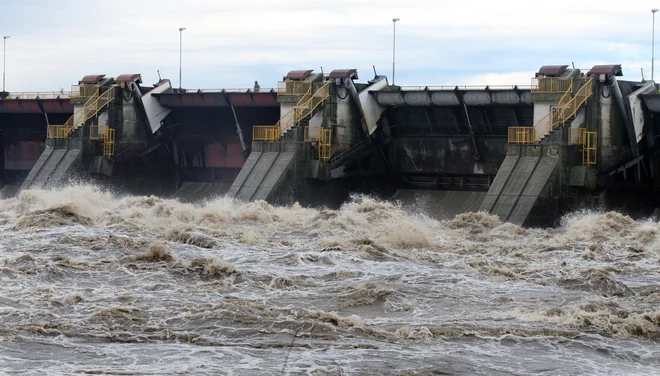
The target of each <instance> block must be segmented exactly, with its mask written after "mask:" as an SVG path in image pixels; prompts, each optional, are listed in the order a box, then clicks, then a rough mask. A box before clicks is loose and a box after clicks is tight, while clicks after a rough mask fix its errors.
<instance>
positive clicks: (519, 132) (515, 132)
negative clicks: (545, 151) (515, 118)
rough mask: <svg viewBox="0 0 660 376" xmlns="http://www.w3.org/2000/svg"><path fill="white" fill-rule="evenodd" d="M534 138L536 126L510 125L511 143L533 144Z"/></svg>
mask: <svg viewBox="0 0 660 376" xmlns="http://www.w3.org/2000/svg"><path fill="white" fill-rule="evenodd" d="M534 139H535V138H534V127H509V143H510V144H531V143H532V142H534Z"/></svg>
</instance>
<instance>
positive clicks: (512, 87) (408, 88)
mask: <svg viewBox="0 0 660 376" xmlns="http://www.w3.org/2000/svg"><path fill="white" fill-rule="evenodd" d="M486 88H488V89H489V90H515V89H518V90H530V89H531V88H532V86H531V85H435V86H423V85H419V86H397V87H396V90H400V91H425V90H428V91H453V90H486Z"/></svg>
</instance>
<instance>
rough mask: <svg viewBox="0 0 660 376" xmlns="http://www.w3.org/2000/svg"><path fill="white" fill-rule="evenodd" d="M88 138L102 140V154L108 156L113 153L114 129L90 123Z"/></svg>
mask: <svg viewBox="0 0 660 376" xmlns="http://www.w3.org/2000/svg"><path fill="white" fill-rule="evenodd" d="M89 139H90V140H102V141H103V156H104V157H106V158H110V157H112V156H113V155H114V154H115V130H114V129H112V128H110V127H108V126H107V125H90V127H89Z"/></svg>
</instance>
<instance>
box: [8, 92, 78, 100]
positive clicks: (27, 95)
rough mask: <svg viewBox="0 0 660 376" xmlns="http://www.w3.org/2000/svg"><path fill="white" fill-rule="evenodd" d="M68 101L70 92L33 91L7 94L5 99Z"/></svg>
mask: <svg viewBox="0 0 660 376" xmlns="http://www.w3.org/2000/svg"><path fill="white" fill-rule="evenodd" d="M37 98H39V99H69V98H71V92H70V91H35V92H23V93H9V95H8V96H7V98H6V99H8V100H10V99H14V100H16V99H37Z"/></svg>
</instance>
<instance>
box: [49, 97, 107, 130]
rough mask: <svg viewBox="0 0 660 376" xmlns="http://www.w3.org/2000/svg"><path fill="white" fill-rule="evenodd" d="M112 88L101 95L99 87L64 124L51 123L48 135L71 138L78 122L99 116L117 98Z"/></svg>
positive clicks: (81, 123)
mask: <svg viewBox="0 0 660 376" xmlns="http://www.w3.org/2000/svg"><path fill="white" fill-rule="evenodd" d="M112 90H113V88H112V87H111V88H110V89H108V90H106V91H105V92H103V94H101V95H99V88H98V87H97V88H96V92H94V94H93V95H92V96H91V97H89V99H87V101H86V102H85V104H84V105H83V107H82V108H81V109H80V110H78V111H76V112H75V113H74V114H73V115H71V117H69V119H67V121H66V122H64V124H63V125H49V126H48V132H47V137H48V138H57V139H66V138H69V136H70V135H71V134H72V133H73V132H74V131H75V130H76V129H77V128H78V127H77V125H78V124H80V125H83V124H85V122H87V120H89V119H91V118H93V117H95V116H98V113H99V112H100V111H101V110H102V109H103V108H105V106H106V105H107V104H108V103H110V102H112V101H113V100H114V99H115V98H114V95H113V92H112Z"/></svg>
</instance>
